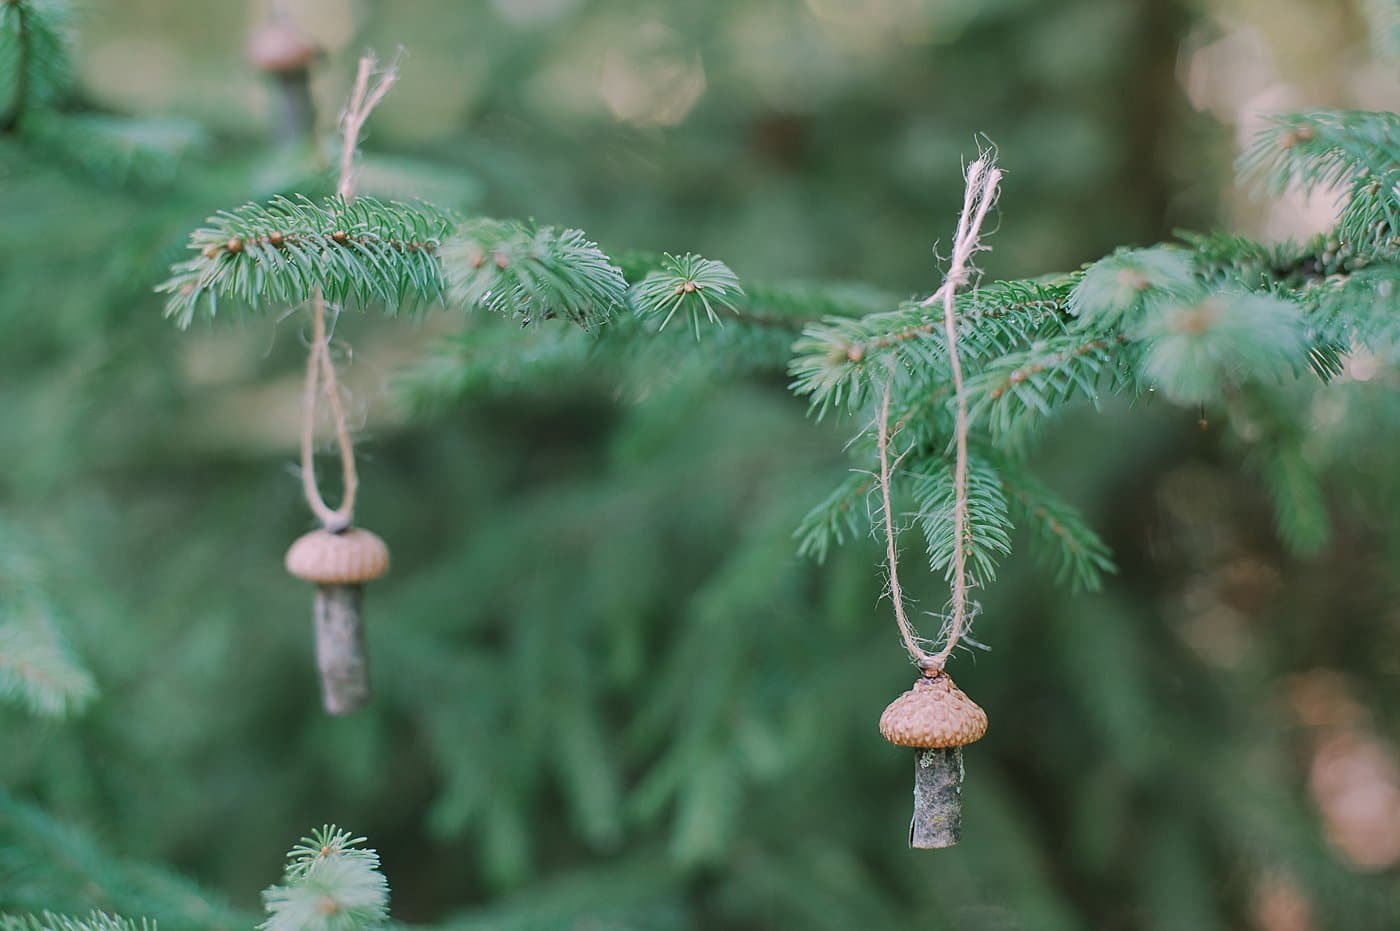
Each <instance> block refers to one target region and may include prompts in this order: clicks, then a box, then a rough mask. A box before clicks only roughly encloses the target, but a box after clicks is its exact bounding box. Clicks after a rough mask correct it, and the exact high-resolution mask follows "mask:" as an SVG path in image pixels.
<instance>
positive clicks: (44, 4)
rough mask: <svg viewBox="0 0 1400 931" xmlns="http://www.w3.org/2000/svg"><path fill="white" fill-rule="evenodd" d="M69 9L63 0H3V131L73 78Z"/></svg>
mask: <svg viewBox="0 0 1400 931" xmlns="http://www.w3.org/2000/svg"><path fill="white" fill-rule="evenodd" d="M67 20H68V10H67V7H66V6H65V5H64V4H63V3H61V2H59V0H2V2H0V78H3V81H4V84H5V85H8V89H7V90H6V91H3V92H0V93H4V94H5V98H3V99H0V134H4V133H11V132H14V131H16V130H17V129H19V127H20V124H21V122H22V120H23V119H24V118H25V117H26V114H27V111H28V110H29V109H30V108H31V107H32V106H33V105H34V104H35V103H40V102H44V101H48V100H50V99H52V98H53V97H55V96H57V95H58V94H59V93H60V92H61V91H62V90H63V89H64V88H65V87H66V86H67V84H68V81H69V77H70V74H71V71H72V66H71V64H70V62H69V57H68V37H67V33H68V29H67Z"/></svg>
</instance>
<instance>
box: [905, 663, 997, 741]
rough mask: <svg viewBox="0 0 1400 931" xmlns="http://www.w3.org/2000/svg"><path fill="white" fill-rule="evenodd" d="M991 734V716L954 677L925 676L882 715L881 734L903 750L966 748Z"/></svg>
mask: <svg viewBox="0 0 1400 931" xmlns="http://www.w3.org/2000/svg"><path fill="white" fill-rule="evenodd" d="M985 733H987V712H985V711H983V710H982V709H981V708H980V707H979V706H978V704H977V703H976V702H975V701H973V700H972V699H970V698H968V697H967V695H966V694H964V693H963V691H962V689H960V688H958V687H957V686H956V685H955V684H954V683H953V679H952V677H951V676H949V675H948V674H947V673H940V674H939V675H937V676H934V677H932V678H930V677H928V676H921V677H920V678H919V681H917V682H915V683H914V686H913V688H911V689H910V690H909V691H907V692H905V693H904V694H903V695H901V696H899V697H898V698H896V699H895V700H894V701H892V702H890V704H889V707H888V708H886V709H885V713H884V714H882V715H880V734H881V735H882V736H883V737H884V738H885V739H886V740H888V741H889V742H890V743H892V744H896V745H898V746H901V747H920V748H923V749H933V748H937V747H962V746H966V745H967V744H970V743H972V742H973V741H976V740H981V739H982V735H983V734H985Z"/></svg>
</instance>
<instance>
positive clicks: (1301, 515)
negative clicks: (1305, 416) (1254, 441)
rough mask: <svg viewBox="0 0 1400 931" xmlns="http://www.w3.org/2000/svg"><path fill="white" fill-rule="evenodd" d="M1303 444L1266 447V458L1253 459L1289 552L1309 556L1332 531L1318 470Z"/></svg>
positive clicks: (1267, 444) (1285, 443)
mask: <svg viewBox="0 0 1400 931" xmlns="http://www.w3.org/2000/svg"><path fill="white" fill-rule="evenodd" d="M1300 441H1301V438H1296V441H1295V442H1291V443H1290V442H1269V443H1265V444H1264V446H1263V448H1262V449H1261V453H1262V455H1257V456H1253V457H1251V459H1252V460H1253V462H1254V464H1255V468H1256V469H1257V470H1258V471H1259V474H1260V476H1261V477H1262V478H1263V480H1264V489H1265V490H1266V491H1267V492H1268V494H1269V500H1270V502H1271V503H1272V504H1273V507H1274V523H1275V524H1276V526H1277V527H1278V532H1279V536H1280V537H1282V538H1283V542H1284V543H1286V544H1287V545H1288V547H1289V549H1291V550H1293V551H1294V552H1295V553H1298V554H1300V555H1307V554H1311V553H1316V552H1317V551H1318V550H1320V549H1322V547H1323V546H1324V545H1325V544H1326V543H1327V540H1328V538H1329V537H1330V536H1331V535H1332V530H1331V520H1330V519H1329V518H1328V515H1327V500H1326V498H1325V497H1324V495H1323V492H1322V483H1321V481H1320V480H1319V478H1318V474H1317V469H1315V468H1314V467H1313V465H1312V464H1311V463H1310V462H1308V460H1307V458H1306V456H1305V455H1304V453H1303V449H1302V444H1301V442H1300Z"/></svg>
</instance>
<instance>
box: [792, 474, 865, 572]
mask: <svg viewBox="0 0 1400 931" xmlns="http://www.w3.org/2000/svg"><path fill="white" fill-rule="evenodd" d="M875 485H876V480H875V477H874V476H873V475H871V474H869V473H868V472H858V471H853V472H851V474H850V475H848V476H846V478H845V480H844V481H842V482H841V484H840V485H837V486H836V489H835V490H834V491H832V493H831V494H829V495H827V496H826V498H824V499H823V500H822V501H821V502H820V503H819V504H817V505H816V506H815V507H813V508H812V509H811V510H810V511H808V512H807V513H806V515H804V516H803V518H802V521H801V523H799V524H798V525H797V530H795V531H794V532H793V536H794V537H795V538H796V539H797V541H798V542H797V555H799V556H804V557H808V558H811V559H815V560H816V561H817V562H825V561H826V557H827V554H828V553H830V552H831V548H832V546H833V545H836V546H840V545H842V544H844V543H845V542H846V541H847V540H848V539H855V538H857V537H860V536H864V535H865V534H867V533H869V532H870V526H871V523H872V517H871V506H870V493H871V492H872V491H874V490H875Z"/></svg>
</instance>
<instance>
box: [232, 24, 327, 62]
mask: <svg viewBox="0 0 1400 931" xmlns="http://www.w3.org/2000/svg"><path fill="white" fill-rule="evenodd" d="M320 53H321V50H320V49H318V48H317V47H316V46H315V45H312V44H311V41H310V40H309V39H307V38H306V37H305V36H303V35H302V34H301V33H300V32H298V31H297V30H296V29H294V28H293V27H292V26H291V24H290V23H287V22H286V21H283V20H276V21H273V22H271V23H268V24H267V25H265V26H260V27H258V29H257V30H256V31H254V33H253V36H252V38H251V39H249V40H248V60H249V61H251V62H252V63H253V65H254V67H256V68H257V69H258V70H259V71H265V72H268V73H269V74H288V73H290V72H293V71H300V70H302V69H303V68H306V67H309V66H310V64H311V63H312V62H313V61H315V60H316V56H317V55H319V54H320Z"/></svg>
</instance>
